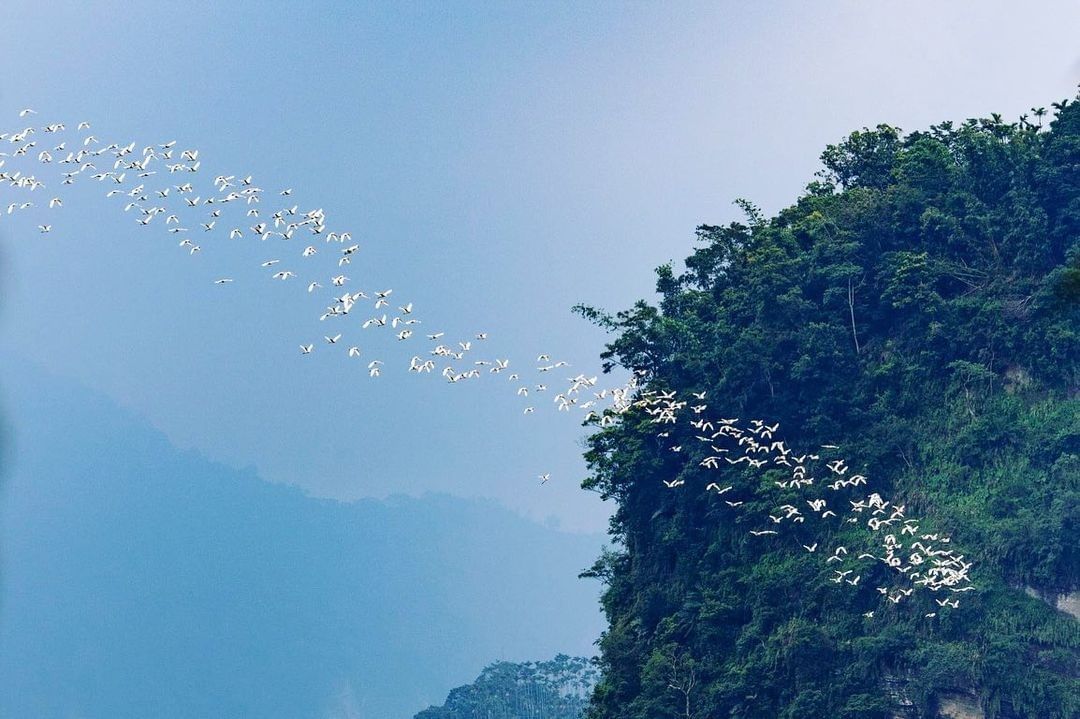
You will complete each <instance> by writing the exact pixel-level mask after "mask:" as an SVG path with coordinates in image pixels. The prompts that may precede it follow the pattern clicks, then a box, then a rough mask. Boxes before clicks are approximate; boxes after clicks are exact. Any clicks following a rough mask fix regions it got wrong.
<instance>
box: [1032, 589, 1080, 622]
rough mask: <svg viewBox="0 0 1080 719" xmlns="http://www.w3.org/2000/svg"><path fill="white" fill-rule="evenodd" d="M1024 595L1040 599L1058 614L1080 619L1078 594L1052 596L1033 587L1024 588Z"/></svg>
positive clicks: (1079, 594) (1079, 596) (1079, 595)
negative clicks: (1062, 613)
mask: <svg viewBox="0 0 1080 719" xmlns="http://www.w3.org/2000/svg"><path fill="white" fill-rule="evenodd" d="M1024 593H1026V594H1027V595H1028V596H1029V597H1034V598H1035V599H1040V600H1042V601H1044V602H1046V603H1047V604H1049V605H1050V606H1051V607H1053V608H1054V609H1056V610H1058V611H1059V612H1065V613H1066V614H1068V615H1069V616H1071V617H1072V618H1073V619H1080V592H1069V593H1068V594H1052V593H1047V592H1040V591H1039V590H1038V589H1035V588H1034V587H1024Z"/></svg>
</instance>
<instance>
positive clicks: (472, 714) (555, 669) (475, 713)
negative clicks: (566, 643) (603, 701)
mask: <svg viewBox="0 0 1080 719" xmlns="http://www.w3.org/2000/svg"><path fill="white" fill-rule="evenodd" d="M595 684H596V668H595V667H594V665H593V663H592V662H591V661H590V660H588V659H582V658H580V657H569V656H566V655H565V654H560V655H558V656H557V657H555V658H554V659H552V660H551V661H547V662H526V663H524V664H515V663H512V662H496V663H494V664H491V665H490V666H488V667H486V668H485V669H484V671H483V672H482V673H481V674H480V676H479V677H477V679H476V681H475V682H473V683H472V684H468V685H466V686H463V687H458V688H457V689H454V690H453V691H451V692H450V695H449V696H448V697H447V698H446V704H444V705H443V706H441V707H429V708H427V709H425V710H424V711H422V712H420V713H419V714H417V715H416V717H415V719H580V717H581V716H582V715H583V713H584V711H585V707H586V706H587V705H588V697H589V694H590V693H591V692H592V689H593V686H594V685H595Z"/></svg>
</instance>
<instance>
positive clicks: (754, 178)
mask: <svg viewBox="0 0 1080 719" xmlns="http://www.w3.org/2000/svg"><path fill="white" fill-rule="evenodd" d="M4 16H5V27H6V29H7V33H6V35H5V42H4V43H3V44H0V66H2V67H4V68H5V69H6V72H5V73H4V79H3V80H2V81H0V118H3V119H4V121H3V122H2V123H0V125H2V126H3V128H4V129H0V132H4V131H7V129H8V128H18V127H20V122H19V120H18V118H17V112H18V110H19V109H21V108H23V107H26V106H31V107H34V108H36V109H37V110H38V111H39V112H40V113H41V114H40V115H39V117H40V119H41V120H43V121H51V120H56V121H65V122H67V123H69V124H72V125H73V124H74V123H77V122H79V121H80V120H83V119H86V120H89V121H91V122H92V123H93V125H94V130H95V132H96V133H98V134H100V135H102V136H107V137H110V138H117V139H124V138H128V139H130V140H136V141H138V142H139V143H140V145H141V144H150V143H152V142H165V141H168V140H172V139H177V140H178V141H179V143H180V145H182V146H188V147H198V148H200V149H201V150H202V153H203V156H202V159H203V171H204V174H205V175H208V176H210V177H212V176H213V175H215V174H218V173H223V174H233V173H235V174H239V175H246V174H249V173H250V174H253V175H255V177H256V179H257V180H258V181H259V182H260V183H262V184H263V185H264V186H266V187H268V188H278V187H293V188H295V191H296V195H295V197H296V199H297V202H299V203H301V205H302V206H304V207H307V206H320V207H323V208H325V209H326V211H327V213H328V215H330V217H331V218H333V220H334V224H335V225H337V226H340V227H344V228H347V229H351V230H352V231H353V233H354V234H355V235H356V236H357V237H358V238H359V240H360V241H361V242H362V244H363V248H364V249H363V253H364V254H363V259H364V265H363V272H364V273H365V276H366V277H368V278H371V279H370V282H371V283H372V284H379V285H385V286H387V287H394V288H395V290H396V292H397V293H398V294H399V295H400V296H407V298H408V299H410V300H412V301H413V302H414V303H415V304H416V306H417V308H418V312H419V311H420V310H422V311H423V314H424V317H425V322H426V323H428V324H426V325H425V327H424V329H425V330H427V329H428V328H429V327H432V328H433V329H434V325H438V328H439V329H447V330H448V331H449V332H457V333H471V332H474V331H479V330H485V331H487V332H489V333H490V334H491V340H490V342H491V343H492V345H491V346H492V352H493V353H494V354H498V355H499V356H503V355H512V356H514V357H517V358H520V359H531V357H532V356H533V355H535V354H536V353H537V352H541V351H547V352H552V353H554V354H556V355H558V356H559V357H562V358H565V359H567V360H569V361H570V362H571V363H572V364H573V365H574V369H575V370H581V371H588V370H590V368H595V367H597V362H596V356H597V354H598V353H599V351H600V349H601V342H602V339H603V337H602V335H601V334H599V333H598V332H597V331H596V330H594V329H592V328H589V327H587V326H586V325H585V324H584V323H583V322H582V321H581V320H579V319H577V318H575V317H573V316H571V314H570V312H569V308H570V306H571V305H573V304H574V303H576V302H588V303H591V304H596V305H601V306H605V307H609V308H620V307H623V306H626V305H628V304H629V303H631V302H632V301H633V300H634V299H636V298H638V297H641V296H647V295H648V294H649V293H650V292H651V289H652V273H651V270H652V268H653V267H655V266H656V265H658V264H661V263H663V262H666V261H669V260H678V259H680V258H682V257H684V256H685V255H686V254H688V252H689V250H690V248H691V242H692V236H693V229H694V227H695V226H696V225H697V224H700V223H704V222H707V223H722V222H726V221H729V220H732V219H735V218H737V217H738V213H737V210H736V209H735V208H734V207H733V206H732V205H731V201H732V200H733V199H734V198H736V197H746V198H749V199H751V200H752V201H754V202H756V203H758V204H760V205H761V206H763V207H764V208H765V209H766V210H767V211H775V210H776V209H778V208H780V207H781V206H783V205H784V204H786V203H788V202H790V201H792V200H793V199H794V198H795V197H796V195H797V193H798V192H799V191H800V189H801V188H802V187H803V186H804V185H805V184H806V182H807V181H808V180H810V179H812V175H813V172H814V171H815V170H816V169H817V168H818V162H817V157H818V155H819V154H820V152H821V150H822V149H823V147H824V146H825V145H826V144H827V143H830V142H835V141H837V140H838V139H840V138H841V137H842V136H843V135H844V134H845V133H847V132H849V131H851V130H853V129H856V128H859V127H862V126H865V125H873V124H876V123H878V122H890V123H892V124H895V125H899V126H901V127H903V128H910V129H915V128H918V127H922V126H925V125H927V124H929V123H931V122H936V121H939V120H943V119H963V118H965V117H970V116H975V115H985V114H986V113H989V112H991V111H998V112H1002V113H1004V114H1005V115H1006V116H1007V117H1015V116H1016V115H1018V114H1019V113H1021V112H1025V111H1026V110H1027V109H1028V108H1030V107H1031V106H1032V105H1047V106H1048V105H1049V103H1050V102H1051V101H1054V100H1058V99H1062V98H1065V97H1071V96H1072V95H1074V94H1075V88H1076V84H1077V82H1078V81H1080V52H1078V51H1077V48H1076V43H1075V28H1076V27H1080V6H1078V5H1076V4H1075V3H1071V2H1070V3H1064V2H1063V3H1040V4H1035V5H1025V6H1024V7H1020V6H1018V5H1016V4H1012V3H948V4H941V3H929V2H917V3H911V4H906V5H905V6H904V8H903V9H899V8H898V7H897V6H894V5H890V4H885V3H856V2H846V3H830V4H825V3H768V4H765V3H761V4H753V5H750V4H737V3H714V4H707V5H695V4H677V5H674V6H673V5H670V4H666V3H665V4H644V3H635V4H630V3H625V4H615V3H594V4H589V5H588V6H586V7H584V8H582V7H579V6H577V4H571V3H563V4H555V3H535V4H525V3H507V4H498V5H496V4H488V3H483V4H480V3H476V4H463V3H439V4H436V3H386V4H380V5H374V4H358V3H304V4H286V3H259V4H254V3H246V4H238V3H206V2H204V3H186V4H184V5H183V7H180V6H177V5H175V4H164V3H143V4H137V3H136V4H133V3H120V2H96V3H94V7H93V8H92V9H91V8H88V7H86V4H85V3H75V2H71V3H64V2H51V3H40V2H22V1H21V0H16V1H15V2H9V3H6V4H5V9H4ZM51 189H52V188H50V190H51ZM4 191H6V190H4ZM101 194H103V191H99V187H97V186H94V187H83V188H80V189H79V191H76V192H72V193H71V198H70V201H68V202H67V203H66V205H65V207H64V208H63V210H62V212H61V214H58V215H56V216H50V219H51V220H52V221H53V224H54V225H55V226H56V229H55V230H54V233H53V234H52V235H50V236H47V237H42V236H39V235H38V234H37V233H36V231H35V230H34V225H36V224H37V221H36V218H30V217H29V216H27V217H26V218H11V217H7V216H5V217H3V218H2V219H0V243H2V245H0V247H2V252H3V277H2V288H3V295H2V306H3V310H2V314H0V337H2V338H3V340H2V341H3V342H4V344H5V346H6V347H7V348H8V349H9V350H10V351H13V352H16V353H18V354H19V355H21V356H23V357H25V358H27V360H29V361H33V362H35V363H38V364H40V365H43V366H44V367H46V368H47V369H48V370H49V371H51V372H54V373H57V374H59V375H61V376H64V377H67V378H70V379H72V380H74V381H77V382H79V383H81V384H83V385H85V386H87V387H90V388H93V389H95V390H97V391H99V392H102V393H104V394H106V395H108V396H109V397H111V398H113V399H114V400H116V401H117V402H119V403H120V404H122V405H123V406H125V407H126V408H128V409H129V410H131V411H133V412H135V413H137V414H138V415H140V416H142V417H144V418H145V419H147V420H148V421H149V422H150V423H152V424H153V425H154V426H156V427H157V428H159V429H160V430H162V431H163V432H164V433H165V434H166V436H167V437H168V438H169V440H170V441H171V442H172V443H173V444H175V445H176V446H177V447H180V448H185V449H186V448H191V449H195V450H197V451H198V452H200V453H202V454H204V455H205V456H206V457H208V458H210V459H212V460H215V461H219V462H223V463H225V464H228V465H231V466H234V467H239V468H244V467H253V468H255V469H256V470H257V471H258V473H259V475H260V476H262V477H263V478H265V479H268V480H270V481H274V482H285V483H290V484H296V485H298V486H300V487H302V488H304V489H306V490H307V491H309V492H311V493H313V494H317V495H320V496H329V497H338V498H354V497H365V496H376V497H378V496H385V495H388V494H393V493H399V492H404V493H413V494H419V493H423V492H426V491H439V492H449V493H453V494H458V495H462V496H482V497H489V498H493V499H495V500H497V501H499V502H501V503H503V504H504V505H506V506H508V507H510V508H511V509H513V510H515V511H518V512H521V513H524V514H526V515H528V516H530V517H534V518H537V519H540V520H545V519H549V520H550V521H552V522H557V523H559V524H560V525H561V526H563V527H566V528H570V529H587V530H595V529H597V528H601V527H602V526H603V525H604V521H605V516H606V515H605V512H606V508H605V507H603V506H602V504H601V503H600V502H599V501H598V500H597V499H596V498H595V497H592V496H590V495H587V494H585V493H583V492H581V491H580V490H578V489H577V484H578V482H579V480H580V478H581V476H582V473H583V466H582V463H581V461H580V459H579V455H580V447H579V442H578V440H579V439H580V437H581V429H580V428H579V427H577V426H576V424H575V423H574V422H571V421H568V420H567V418H566V417H565V416H558V415H556V414H555V413H554V412H546V413H540V412H538V413H537V414H536V415H533V416H531V417H529V418H522V417H521V416H520V403H519V402H518V401H516V400H517V398H516V397H514V396H513V394H512V393H511V392H509V391H507V389H506V388H505V387H503V386H499V387H496V386H493V384H492V383H484V384H482V385H477V386H475V387H461V386H454V387H449V386H446V385H443V384H442V383H440V382H439V381H437V380H428V379H427V378H422V379H418V378H414V377H406V376H403V375H402V374H401V373H396V374H394V375H393V376H390V375H388V376H386V377H382V378H380V380H379V381H374V382H373V381H370V380H369V379H368V378H367V377H366V376H363V375H362V374H359V373H357V372H356V370H355V368H352V367H347V366H346V365H345V363H344V362H341V361H336V360H334V359H333V358H331V357H329V356H327V357H322V356H320V357H318V358H317V359H318V361H315V362H309V361H305V360H306V359H315V358H301V357H300V356H299V354H298V353H297V352H296V345H297V344H298V343H299V342H301V341H307V340H309V339H311V338H312V337H315V338H317V337H319V336H321V328H320V327H317V326H313V324H312V322H313V318H312V312H311V307H310V305H308V304H305V303H303V302H298V301H296V300H297V295H296V292H295V288H289V289H286V288H282V287H280V286H278V285H276V284H273V283H270V282H269V281H266V280H265V278H262V277H261V276H257V275H256V274H255V273H254V272H251V273H249V275H250V279H249V280H248V281H247V282H245V283H241V282H238V283H236V284H235V285H233V286H230V287H228V288H226V289H225V290H224V291H219V290H222V288H221V287H215V286H213V285H212V284H211V282H210V280H211V279H213V278H214V277H216V276H221V275H226V274H237V276H238V277H239V276H241V273H242V272H243V270H241V269H239V268H241V267H245V268H247V267H250V266H252V265H257V263H258V262H259V261H261V260H262V259H264V258H263V256H262V251H261V248H254V249H252V246H251V245H250V244H248V245H246V246H243V247H236V248H234V249H231V250H227V251H223V252H220V253H217V254H212V253H204V256H200V257H198V258H189V257H187V256H186V255H184V254H182V253H179V252H177V248H176V247H175V246H174V243H171V242H170V241H168V239H167V238H162V237H161V235H159V234H155V235H154V236H153V237H149V236H148V235H146V234H144V233H140V232H138V230H139V229H140V228H137V227H136V226H135V225H134V223H132V222H131V218H130V217H125V216H123V214H122V213H121V212H119V211H118V209H117V208H116V207H115V206H114V205H112V204H107V203H105V201H104V199H103V198H101V197H100V195H101ZM5 204H6V203H5ZM594 371H595V370H594ZM9 420H10V421H13V422H18V417H11V418H9ZM541 471H550V472H552V475H553V479H552V481H551V482H550V483H548V484H547V485H545V486H544V487H539V486H537V483H536V481H535V475H536V474H537V473H538V472H541Z"/></svg>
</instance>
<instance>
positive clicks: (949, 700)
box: [938, 694, 986, 719]
mask: <svg viewBox="0 0 1080 719" xmlns="http://www.w3.org/2000/svg"><path fill="white" fill-rule="evenodd" d="M938 716H939V717H941V719H985V718H986V714H985V712H983V710H982V707H981V706H979V700H978V698H977V697H974V696H971V695H968V694H943V695H942V696H940V697H939V698H938Z"/></svg>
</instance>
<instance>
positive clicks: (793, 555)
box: [580, 101, 1080, 719]
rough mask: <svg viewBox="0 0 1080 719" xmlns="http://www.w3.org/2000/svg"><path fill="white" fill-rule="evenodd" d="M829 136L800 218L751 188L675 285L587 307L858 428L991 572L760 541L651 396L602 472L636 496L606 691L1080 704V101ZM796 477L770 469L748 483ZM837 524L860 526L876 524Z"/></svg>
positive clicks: (669, 705) (599, 483) (757, 411)
mask: <svg viewBox="0 0 1080 719" xmlns="http://www.w3.org/2000/svg"><path fill="white" fill-rule="evenodd" d="M822 161H823V165H824V169H823V170H822V171H821V172H820V173H819V177H818V178H817V179H816V180H815V181H814V182H811V183H810V184H809V185H808V187H807V189H806V191H805V193H804V194H803V195H802V196H801V197H800V198H799V199H798V200H797V202H795V204H794V205H792V206H790V207H788V208H786V209H784V210H782V211H780V212H779V213H778V214H777V215H776V216H775V217H771V218H769V217H765V216H763V214H762V213H761V212H760V211H759V210H757V209H756V208H755V207H753V206H752V205H750V204H749V203H746V202H741V204H742V206H743V209H744V210H745V212H746V215H747V220H746V221H745V222H744V223H734V224H730V225H726V226H701V227H699V228H698V231H697V239H698V242H699V247H698V248H697V249H696V250H695V251H694V252H693V254H692V255H691V256H690V257H689V258H688V259H687V260H686V263H685V270H684V271H683V270H680V271H676V270H674V269H673V268H672V267H670V266H665V267H661V268H660V269H659V270H658V274H659V279H658V286H657V288H658V292H659V295H660V299H659V301H658V303H657V304H655V305H654V304H649V303H646V302H639V303H638V304H636V305H635V306H634V307H632V308H631V309H629V310H626V311H623V312H619V313H617V314H608V313H605V312H602V311H598V310H595V309H592V308H580V310H581V312H582V313H583V314H585V315H586V316H588V317H590V318H591V319H593V320H594V321H596V322H598V323H600V324H601V325H603V326H605V327H606V328H607V329H609V330H610V331H611V332H612V339H611V342H610V344H609V347H608V350H607V352H606V353H605V358H606V360H607V361H608V363H609V366H621V367H624V368H627V369H630V370H633V371H636V372H638V373H639V375H641V376H642V377H643V378H644V382H645V383H646V384H647V386H648V387H649V388H652V389H656V390H677V391H679V392H691V391H693V392H707V393H708V397H709V401H710V406H711V407H712V408H713V409H714V410H716V411H718V412H722V413H724V416H725V417H732V418H733V417H745V418H762V419H764V420H767V421H769V422H773V421H779V422H780V423H781V424H780V429H779V432H778V436H780V437H782V438H783V439H784V440H785V441H786V442H787V444H788V445H790V446H792V447H796V448H797V447H804V448H811V449H812V448H815V447H818V446H820V445H823V444H827V443H834V444H836V445H840V446H841V447H842V448H843V451H844V453H845V456H846V457H847V458H848V462H849V464H850V465H851V466H852V467H853V468H854V469H855V470H857V471H859V472H861V473H862V474H864V475H866V476H867V477H869V478H870V481H871V483H872V485H873V486H874V488H875V489H876V490H878V491H882V492H887V493H889V495H890V496H892V497H893V498H894V500H895V502H896V503H897V504H902V505H904V506H906V507H907V509H908V511H909V512H915V513H918V514H919V515H920V516H921V517H922V518H923V524H924V526H925V527H933V528H935V529H936V530H940V531H942V532H947V533H948V534H950V535H951V537H952V542H953V545H952V546H953V547H955V548H957V549H958V551H961V552H962V553H963V555H964V556H965V557H966V561H971V562H972V563H973V565H972V570H971V576H972V579H973V581H974V585H975V590H974V591H971V592H967V593H966V595H965V596H964V604H963V605H962V606H961V607H960V608H958V609H956V610H952V611H941V612H935V611H934V610H935V609H936V607H935V605H934V602H933V601H930V598H927V599H924V600H920V601H921V602H922V603H920V602H916V601H912V602H909V603H904V604H898V605H891V604H890V603H888V602H884V601H883V598H882V596H881V595H880V594H879V593H878V592H875V591H874V587H873V583H872V582H871V581H864V582H863V583H862V584H860V585H859V586H854V587H852V586H843V585H839V586H838V585H837V584H836V583H833V582H829V581H827V578H828V576H829V574H828V569H827V568H826V567H825V566H823V564H822V562H821V558H820V557H819V556H817V555H815V554H811V553H809V552H807V551H803V550H802V549H800V548H799V546H798V544H797V543H795V542H791V541H788V542H781V541H776V542H756V541H750V539H751V538H750V537H748V536H747V534H748V533H747V524H746V523H745V522H743V521H742V520H741V519H740V517H742V516H745V513H744V514H742V515H739V514H736V513H735V512H734V511H732V510H731V508H730V506H729V504H730V503H725V502H724V501H722V498H721V497H719V496H717V495H716V493H715V492H713V493H709V492H705V491H703V488H704V483H705V482H707V481H709V480H708V479H706V478H705V474H704V472H703V471H701V472H697V470H696V469H695V465H696V463H695V462H694V460H695V459H700V458H699V457H695V456H693V455H692V454H688V453H686V452H683V453H675V452H669V451H666V450H665V449H664V448H663V447H662V446H661V443H659V442H658V441H657V440H656V434H657V428H656V425H655V424H653V423H651V422H649V421H647V418H646V417H644V416H643V413H642V412H641V411H640V410H632V411H630V412H629V413H627V414H625V415H623V416H622V417H621V420H620V421H618V422H616V423H614V424H611V425H610V426H604V427H601V428H598V430H597V431H596V433H595V434H594V435H593V436H592V438H591V439H590V447H589V450H588V453H587V459H588V461H589V463H590V471H591V474H590V477H589V478H588V479H587V480H586V482H585V486H586V487H587V488H591V489H594V490H596V491H599V492H601V493H602V494H603V495H604V496H605V497H606V498H609V499H610V500H612V501H614V502H615V503H616V511H615V514H614V517H613V519H612V523H611V534H612V536H613V538H614V539H615V540H616V544H615V546H616V549H615V550H613V551H611V552H609V553H606V554H605V555H604V556H603V557H602V558H601V559H600V560H599V561H598V562H597V563H596V565H595V566H594V567H593V568H592V570H590V572H588V574H590V575H593V576H598V577H600V578H602V579H603V580H604V581H605V582H606V592H605V594H604V597H603V605H604V609H605V611H606V613H607V617H608V620H609V628H608V629H607V631H606V632H605V634H604V636H603V638H602V640H601V643H600V647H601V667H602V670H603V676H602V679H601V682H600V684H599V686H598V687H597V690H596V692H595V694H594V697H593V702H592V706H591V709H590V716H591V717H592V718H593V719H662V718H664V717H694V718H697V719H705V718H720V717H761V718H763V719H764V718H767V719H777V718H784V717H791V718H792V719H794V718H795V717H798V718H799V719H813V718H821V719H826V718H829V719H834V718H844V719H856V718H858V719H873V718H877V717H898V716H899V717H933V716H940V715H946V714H956V715H957V716H959V715H960V714H959V712H961V711H962V709H963V707H967V710H966V711H968V712H970V715H973V716H979V715H985V716H987V717H1025V718H1026V717H1030V718H1032V719H1035V718H1038V719H1072V718H1074V717H1077V716H1078V715H1080V681H1078V676H1080V631H1078V622H1077V619H1076V618H1075V617H1074V616H1070V615H1069V614H1068V613H1066V612H1063V611H1060V610H1058V609H1055V608H1054V607H1053V606H1052V605H1053V601H1052V600H1053V599H1054V598H1056V597H1059V596H1061V595H1065V594H1068V593H1070V592H1075V591H1076V589H1077V587H1078V584H1080V569H1078V556H1080V554H1078V546H1080V440H1078V437H1080V402H1078V394H1080V362H1078V357H1080V322H1078V317H1080V314H1078V313H1080V302H1078V300H1080V102H1076V101H1072V102H1068V101H1066V102H1064V103H1056V104H1055V105H1054V110H1053V111H1052V112H1046V111H1044V110H1042V109H1039V110H1035V111H1033V112H1032V114H1031V115H1030V116H1028V117H1025V118H1021V119H1020V120H1019V121H1018V122H1015V123H1009V122H1006V121H1004V120H1002V118H1000V117H998V116H996V115H995V116H992V117H990V118H988V119H979V120H971V121H967V122H964V123H962V124H952V123H942V124H940V125H936V126H932V127H930V128H928V129H926V130H922V131H917V132H910V133H904V132H901V130H900V129H899V128H894V127H890V126H887V125H879V126H877V127H876V128H873V129H866V130H863V131H859V132H855V133H853V134H851V135H850V136H849V137H848V138H846V139H845V140H844V141H843V142H841V143H839V144H837V145H834V146H829V147H828V148H827V149H826V150H825V152H824V154H823V155H822ZM672 431H673V432H675V431H683V430H672ZM672 441H677V438H675V439H673V440H672ZM688 443H689V439H688ZM744 466H745V465H744ZM722 471H723V472H730V473H732V475H733V476H734V474H735V473H737V472H741V471H745V470H742V469H739V468H737V467H735V466H732V467H725V468H724V469H723V470H722ZM695 472H697V473H696V474H695ZM676 475H678V476H680V477H683V478H688V479H689V481H687V482H686V484H685V485H683V486H680V487H678V488H675V489H672V488H669V487H668V486H666V485H665V484H664V480H667V479H669V478H671V477H673V476H676ZM765 479H766V480H767V479H768V477H766V478H765ZM788 491H789V490H787V489H784V488H781V487H779V486H777V485H776V484H775V483H773V482H768V481H764V480H763V481H762V482H761V490H760V493H759V495H758V496H756V497H755V498H753V499H748V500H747V506H746V507H745V509H747V510H748V511H749V513H750V514H754V513H755V512H756V513H757V514H758V515H762V514H763V513H765V512H767V511H768V510H769V508H771V507H774V506H777V505H780V504H783V503H784V502H785V501H787V497H788V494H787V493H788ZM820 532H821V535H820V536H818V537H815V539H816V540H817V541H820V542H821V543H822V546H823V547H824V546H836V545H839V544H845V545H848V546H853V547H854V546H859V545H860V543H862V542H865V538H866V537H865V535H866V534H867V529H866V528H865V527H864V526H863V525H862V524H859V523H856V524H848V523H841V524H839V525H835V526H832V525H829V526H825V525H822V528H821V529H820ZM807 536H809V535H807ZM807 541H809V539H807ZM1036 595H1038V596H1040V597H1042V599H1040V598H1037V596H1036ZM1048 599H1049V600H1051V601H1046V600H1048ZM929 614H932V615H934V616H927V615H929ZM958 707H959V708H958Z"/></svg>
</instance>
